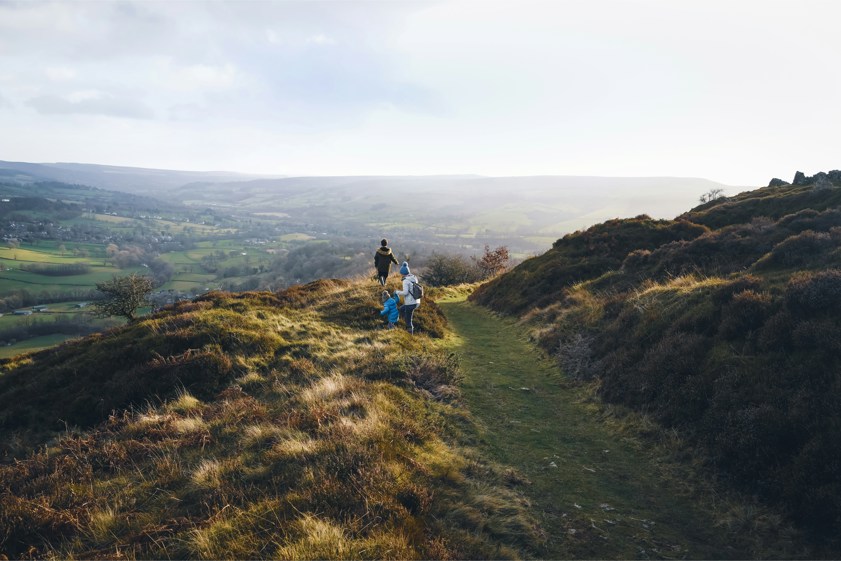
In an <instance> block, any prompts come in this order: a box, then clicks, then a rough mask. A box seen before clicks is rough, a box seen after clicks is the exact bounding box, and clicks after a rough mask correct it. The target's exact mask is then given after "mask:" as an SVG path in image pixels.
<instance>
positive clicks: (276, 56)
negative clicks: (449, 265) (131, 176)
mask: <svg viewBox="0 0 841 561" xmlns="http://www.w3.org/2000/svg"><path fill="white" fill-rule="evenodd" d="M838 16H841V5H839V4H837V3H831V2H820V1H817V0H815V1H804V2H797V3H794V2H785V1H770V2H753V1H750V2H749V1H741V2H682V3H673V2H666V1H664V0H648V1H639V2H632V3H631V2H620V1H616V0H602V1H595V2H588V3H586V4H585V3H581V2H564V1H557V2H541V1H536V0H534V1H525V2H513V1H510V0H505V1H501V0H500V1H490V2H482V3H478V2H472V1H469V0H454V1H448V2H409V1H407V2H294V1H288V2H248V3H243V2H224V1H223V2H212V3H211V2H176V3H164V2H129V1H118V2H109V3H101V2H86V3H82V2H75V3H67V2H51V1H33V2H4V3H0V122H2V127H3V131H4V133H5V134H4V135H3V137H2V138H0V158H2V159H4V160H14V161H21V162H67V163H90V164H99V165H115V166H126V167H140V168H146V169H162V170H190V171H199V170H213V171H229V172H236V173H245V174H259V175H275V176H280V175H283V176H301V177H304V176H308V177H317V176H325V177H330V176H334V177H335V176H441V175H481V176H486V177H534V176H567V177H698V178H705V179H709V180H711V181H715V182H719V183H722V184H726V185H734V186H759V185H764V184H767V181H768V180H769V179H770V178H771V177H780V178H782V179H786V180H790V178H791V176H793V174H794V172H795V171H796V170H801V171H804V172H805V173H806V174H807V175H811V174H814V173H816V172H818V171H826V170H829V169H835V168H838V167H839V163H838V161H837V158H838V157H837V154H838V153H839V140H838V138H837V135H836V134H835V133H834V130H833V129H832V124H833V123H835V122H838V120H839V117H841V106H839V105H838V103H837V101H836V100H837V99H839V98H841V78H839V77H838V76H836V75H835V74H834V73H833V72H832V68H834V66H835V59H836V54H837V53H838V52H841V37H839V36H838V34H837V33H835V32H834V29H833V26H834V22H835V21H837V20H838Z"/></svg>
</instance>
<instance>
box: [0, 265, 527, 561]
mask: <svg viewBox="0 0 841 561" xmlns="http://www.w3.org/2000/svg"><path fill="white" fill-rule="evenodd" d="M379 308H380V306H379V300H378V290H375V289H372V286H371V283H367V282H364V281H362V282H360V281H328V280H324V281H317V282H315V283H312V284H309V285H305V286H296V287H292V288H290V289H288V290H285V291H281V292H279V293H269V292H251V293H239V294H232V293H221V292H214V293H209V294H206V295H204V296H201V297H199V298H196V299H194V300H193V301H191V302H182V303H179V304H176V305H173V306H170V307H168V308H166V309H165V310H163V311H160V312H157V313H154V314H151V315H149V316H145V317H142V318H139V319H138V320H136V321H135V322H133V323H130V324H128V325H126V326H123V327H120V328H116V329H114V330H112V331H109V332H106V333H98V334H94V335H92V336H90V337H88V338H86V339H83V340H79V341H73V342H69V343H65V344H63V345H60V346H58V347H55V348H52V349H49V350H45V351H41V352H38V353H35V354H31V355H23V356H19V357H17V358H15V359H10V360H6V361H4V362H3V363H2V365H0V368H2V372H3V374H2V375H0V411H2V413H0V442H2V443H3V444H2V447H3V450H2V453H3V459H4V461H3V465H0V551H2V552H3V553H4V554H5V555H7V556H8V557H10V558H62V559H67V558H85V559H93V558H108V559H113V558H145V559H150V558H180V559H184V558H210V559H218V558H267V557H272V558H280V559H334V558H370V559H384V558H391V559H394V558H430V559H448V558H457V559H464V558H492V557H494V558H498V557H518V556H522V555H526V554H527V552H528V551H532V553H531V554H532V555H534V552H535V551H536V548H538V547H539V544H540V541H541V534H540V531H539V529H538V527H537V524H536V522H535V521H534V519H533V518H532V516H531V514H530V513H529V509H528V502H527V500H526V499H525V498H524V497H523V496H522V494H521V493H520V491H519V490H518V488H517V486H518V485H519V484H521V483H522V482H521V481H520V480H518V479H517V478H515V477H512V475H511V472H510V470H508V471H506V470H504V469H503V468H502V467H501V466H498V465H495V464H494V463H492V462H489V461H487V460H485V459H483V457H482V456H481V455H479V454H478V453H477V452H476V451H475V450H474V449H473V448H472V447H471V439H472V437H471V435H472V434H473V429H472V428H471V427H472V421H471V418H470V416H469V414H468V412H467V411H466V410H465V409H464V407H463V406H462V405H461V402H460V393H459V389H458V381H459V377H460V373H459V370H458V366H457V364H456V363H455V361H454V360H453V358H452V357H451V356H449V355H448V354H447V353H446V352H444V351H443V350H442V347H441V346H440V345H437V344H436V343H435V342H436V341H437V340H439V339H440V337H441V336H442V335H443V334H444V330H445V319H444V318H443V316H442V315H441V313H440V311H439V309H438V307H437V306H436V305H435V303H434V302H432V301H431V300H429V301H427V302H426V303H425V304H424V305H423V306H422V307H421V309H420V311H419V313H418V314H417V315H416V319H415V323H416V326H417V331H416V334H415V336H411V335H409V334H408V333H407V332H405V331H404V330H385V329H382V322H381V319H380V317H379V315H378V311H379ZM33 449H34V450H36V451H35V452H33V451H32V450H33ZM518 481H520V483H518Z"/></svg>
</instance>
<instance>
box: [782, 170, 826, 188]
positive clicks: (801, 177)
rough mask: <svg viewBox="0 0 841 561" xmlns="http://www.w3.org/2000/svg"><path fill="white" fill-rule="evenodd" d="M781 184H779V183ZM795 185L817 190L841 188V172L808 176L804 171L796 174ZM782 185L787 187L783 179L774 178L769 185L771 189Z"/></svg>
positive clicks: (793, 182)
mask: <svg viewBox="0 0 841 561" xmlns="http://www.w3.org/2000/svg"><path fill="white" fill-rule="evenodd" d="M777 182H779V183H777ZM792 184H794V185H814V186H815V189H831V188H832V187H841V170H837V169H834V170H832V171H829V172H823V171H819V172H818V173H816V174H815V175H812V176H808V175H806V174H805V173H803V172H802V171H798V172H797V173H795V174H794V180H793V181H792ZM780 185H787V183H785V182H784V181H782V180H781V179H777V178H774V179H772V180H771V183H769V185H768V186H769V187H779V186H780Z"/></svg>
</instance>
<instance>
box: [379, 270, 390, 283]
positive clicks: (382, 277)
mask: <svg viewBox="0 0 841 561" xmlns="http://www.w3.org/2000/svg"><path fill="white" fill-rule="evenodd" d="M377 278H378V279H379V281H380V286H385V281H386V279H387V278H388V273H387V272H386V273H384V272H382V271H377Z"/></svg>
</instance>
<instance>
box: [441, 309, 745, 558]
mask: <svg viewBox="0 0 841 561" xmlns="http://www.w3.org/2000/svg"><path fill="white" fill-rule="evenodd" d="M439 304H440V305H441V307H442V309H443V310H444V312H445V314H446V315H447V318H448V319H449V321H450V324H451V326H452V328H453V329H454V330H455V332H456V333H457V336H456V337H454V338H453V339H451V340H450V341H449V344H450V345H451V346H452V348H453V350H454V351H455V352H456V353H457V354H458V355H459V359H460V364H461V367H462V370H463V372H464V375H465V382H464V385H463V392H464V396H465V399H466V401H467V404H468V407H469V408H470V411H471V413H472V414H473V416H474V417H476V418H477V419H478V422H479V425H480V427H481V428H480V431H481V434H480V435H479V441H480V446H481V447H483V448H484V449H485V451H486V452H487V453H488V454H489V455H490V456H491V457H492V458H494V459H495V460H497V461H499V462H501V463H503V464H507V465H510V466H513V467H515V468H516V469H517V470H519V471H520V472H521V473H522V474H524V475H525V476H526V477H527V478H528V479H529V480H530V481H531V484H530V485H527V486H525V487H524V490H525V493H526V494H527V495H528V496H529V497H530V499H531V500H532V503H533V505H534V509H535V512H536V513H537V516H538V518H539V519H540V521H541V524H542V526H543V529H544V531H545V532H546V533H547V540H546V544H545V547H544V549H543V550H541V551H540V552H539V555H540V556H541V557H545V558H553V559H557V558H561V559H583V558H590V559H592V558H603V559H610V558H626V559H627V558H634V559H646V558H670V559H671V558H677V559H680V558H704V559H722V558H742V557H745V556H746V555H745V554H744V552H739V551H737V550H735V549H733V548H731V547H729V545H728V544H726V543H721V540H722V537H721V533H717V532H716V531H715V530H714V528H713V524H712V521H711V520H710V517H709V516H708V515H705V514H704V513H702V512H700V511H699V509H697V508H696V507H695V505H693V504H692V502H691V500H690V499H688V498H686V497H684V496H682V495H681V494H680V492H679V490H678V489H674V488H671V487H676V485H673V484H672V485H670V484H667V483H665V482H664V479H663V478H662V477H661V476H658V473H660V472H659V471H658V467H657V465H656V462H655V461H654V459H653V458H651V457H650V454H647V453H646V451H645V450H643V449H640V447H639V444H636V443H635V441H633V440H629V439H625V438H622V437H621V436H620V435H618V434H616V433H615V432H612V431H611V430H610V429H609V428H608V427H607V426H606V425H605V424H604V423H603V422H601V421H600V420H599V418H598V417H597V415H596V414H595V413H594V412H593V411H592V408H588V407H587V406H585V405H584V404H583V403H582V402H581V399H580V397H581V392H580V390H578V389H576V388H575V386H573V385H571V384H568V383H566V382H565V381H564V379H563V376H562V374H561V373H560V371H559V369H558V367H557V366H555V365H554V364H553V363H551V362H550V361H548V360H547V359H546V358H544V357H543V356H542V355H541V354H540V353H539V352H538V351H537V350H536V348H535V347H534V346H532V345H531V344H530V343H529V342H528V341H527V340H526V339H525V337H524V336H523V334H522V333H521V331H522V330H521V329H519V328H518V327H517V326H516V325H515V324H514V323H513V322H510V321H508V320H505V319H500V318H499V317H497V316H495V315H493V314H491V313H489V312H488V311H486V310H484V309H482V308H479V307H477V306H475V305H473V304H471V303H468V302H465V301H464V300H463V299H461V300H450V301H446V300H445V301H443V302H439Z"/></svg>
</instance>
